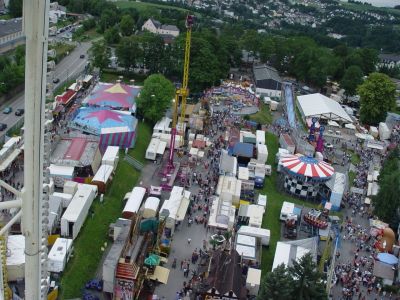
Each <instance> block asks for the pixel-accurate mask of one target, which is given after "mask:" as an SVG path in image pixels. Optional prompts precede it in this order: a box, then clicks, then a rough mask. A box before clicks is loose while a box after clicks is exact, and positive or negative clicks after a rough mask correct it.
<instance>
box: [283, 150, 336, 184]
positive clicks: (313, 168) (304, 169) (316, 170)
mask: <svg viewBox="0 0 400 300" xmlns="http://www.w3.org/2000/svg"><path fill="white" fill-rule="evenodd" d="M280 164H281V166H282V167H283V168H284V169H285V170H286V171H288V172H290V173H292V174H296V175H300V176H304V177H309V178H313V179H316V180H318V179H320V180H327V179H329V178H330V177H331V176H332V175H333V173H335V170H334V169H333V167H332V166H331V165H330V164H328V163H326V162H324V161H318V160H317V159H315V158H313V157H309V156H297V155H289V156H287V155H286V156H284V157H282V158H281V160H280Z"/></svg>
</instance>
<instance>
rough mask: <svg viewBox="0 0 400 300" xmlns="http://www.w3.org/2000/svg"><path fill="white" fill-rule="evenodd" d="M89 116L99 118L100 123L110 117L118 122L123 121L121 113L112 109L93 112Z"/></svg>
mask: <svg viewBox="0 0 400 300" xmlns="http://www.w3.org/2000/svg"><path fill="white" fill-rule="evenodd" d="M87 118H97V120H98V121H99V123H100V124H101V123H103V122H104V121H107V120H108V119H112V120H114V121H117V122H122V120H121V117H120V115H119V114H118V113H116V112H113V111H110V110H100V111H94V112H91V113H90V114H88V115H87Z"/></svg>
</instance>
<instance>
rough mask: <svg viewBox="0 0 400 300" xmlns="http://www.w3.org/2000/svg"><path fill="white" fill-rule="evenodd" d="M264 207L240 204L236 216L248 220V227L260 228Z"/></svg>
mask: <svg viewBox="0 0 400 300" xmlns="http://www.w3.org/2000/svg"><path fill="white" fill-rule="evenodd" d="M264 211H265V210H264V206H261V205H257V204H250V205H248V204H240V207H239V212H238V215H239V216H241V217H247V218H249V226H250V227H256V228H260V227H261V224H262V218H263V215H264Z"/></svg>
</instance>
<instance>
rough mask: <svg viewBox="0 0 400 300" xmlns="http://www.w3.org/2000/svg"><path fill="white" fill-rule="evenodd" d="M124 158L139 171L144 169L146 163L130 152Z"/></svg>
mask: <svg viewBox="0 0 400 300" xmlns="http://www.w3.org/2000/svg"><path fill="white" fill-rule="evenodd" d="M124 160H125V161H126V162H127V163H128V164H130V165H131V166H132V167H134V168H135V169H136V170H138V171H142V169H143V167H144V165H143V164H142V163H141V162H140V161H138V160H136V159H134V158H133V157H132V156H130V155H128V154H126V155H125V157H124Z"/></svg>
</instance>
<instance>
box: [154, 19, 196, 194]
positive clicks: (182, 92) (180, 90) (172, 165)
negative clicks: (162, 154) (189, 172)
mask: <svg viewBox="0 0 400 300" xmlns="http://www.w3.org/2000/svg"><path fill="white" fill-rule="evenodd" d="M193 23H194V16H193V15H188V16H187V17H186V41H185V59H184V64H183V80H182V85H181V86H180V87H177V89H176V91H175V98H174V104H173V112H172V128H171V141H170V150H169V157H168V163H167V165H166V166H165V167H164V168H163V170H162V172H161V174H162V176H163V177H164V178H165V179H166V180H165V182H164V183H163V184H162V187H163V188H164V189H170V188H171V187H172V185H173V182H174V181H175V178H176V176H177V175H178V169H179V166H180V164H179V163H178V162H174V151H175V143H176V135H177V134H178V132H177V127H178V124H179V125H180V126H181V127H180V129H181V131H182V132H180V134H182V137H183V138H182V140H184V136H185V132H184V131H185V127H184V122H185V112H186V99H187V97H188V95H189V88H188V83H189V65H190V48H191V38H192V27H193ZM179 107H180V114H179Z"/></svg>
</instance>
